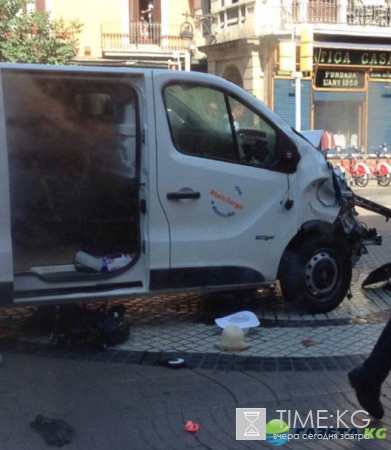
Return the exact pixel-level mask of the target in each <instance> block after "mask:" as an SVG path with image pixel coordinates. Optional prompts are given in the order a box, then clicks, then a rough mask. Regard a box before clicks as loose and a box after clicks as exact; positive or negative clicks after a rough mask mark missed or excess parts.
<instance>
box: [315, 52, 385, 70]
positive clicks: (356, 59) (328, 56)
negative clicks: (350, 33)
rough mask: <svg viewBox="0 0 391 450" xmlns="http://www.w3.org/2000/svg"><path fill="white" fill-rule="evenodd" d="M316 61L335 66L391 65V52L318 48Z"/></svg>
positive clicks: (316, 62)
mask: <svg viewBox="0 0 391 450" xmlns="http://www.w3.org/2000/svg"><path fill="white" fill-rule="evenodd" d="M314 63H315V64H327V65H335V66H372V67H373V66H375V67H391V52H385V51H368V50H344V49H341V50H329V49H325V50H323V49H321V48H318V49H316V50H315V51H314Z"/></svg>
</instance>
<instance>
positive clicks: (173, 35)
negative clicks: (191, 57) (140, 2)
mask: <svg viewBox="0 0 391 450" xmlns="http://www.w3.org/2000/svg"><path fill="white" fill-rule="evenodd" d="M101 34H102V50H103V52H110V51H112V52H129V51H132V50H138V51H142V50H153V51H155V52H159V51H161V52H173V51H184V50H185V49H186V47H185V45H184V43H183V41H182V39H181V37H180V25H176V24H168V25H165V24H162V23H151V24H149V23H148V22H146V21H145V22H130V23H119V22H111V23H103V24H102V32H101Z"/></svg>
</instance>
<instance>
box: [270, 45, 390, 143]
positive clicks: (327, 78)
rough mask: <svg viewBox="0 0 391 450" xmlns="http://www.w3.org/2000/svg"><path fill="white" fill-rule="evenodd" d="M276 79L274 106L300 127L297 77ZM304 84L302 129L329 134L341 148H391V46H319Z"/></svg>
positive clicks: (333, 141) (304, 77) (302, 88)
mask: <svg viewBox="0 0 391 450" xmlns="http://www.w3.org/2000/svg"><path fill="white" fill-rule="evenodd" d="M287 75H289V74H286V73H282V72H280V71H279V70H278V66H277V70H276V72H275V74H274V83H273V86H274V92H273V107H274V110H275V111H276V112H277V113H278V114H279V115H281V116H282V117H283V118H284V119H285V120H286V121H287V122H288V123H290V124H291V125H292V126H294V125H295V117H294V115H295V104H296V103H295V102H296V98H295V90H294V87H293V78H291V77H290V76H287ZM303 75H304V76H303V78H302V82H301V99H300V101H301V114H302V116H301V123H302V127H301V129H302V130H306V129H307V130H308V129H313V130H325V131H327V132H328V135H329V136H330V142H332V143H333V146H334V147H336V148H337V149H341V150H346V149H348V148H363V149H364V151H366V152H373V151H374V149H376V148H379V147H380V146H381V145H382V144H383V143H386V144H388V145H389V146H391V46H385V45H384V46H381V45H374V44H355V43H343V44H342V43H340V44H338V43H334V42H332V43H330V42H328V43H326V42H325V43H317V45H316V46H315V47H314V66H313V72H312V73H311V74H310V73H308V74H305V73H304V74H303Z"/></svg>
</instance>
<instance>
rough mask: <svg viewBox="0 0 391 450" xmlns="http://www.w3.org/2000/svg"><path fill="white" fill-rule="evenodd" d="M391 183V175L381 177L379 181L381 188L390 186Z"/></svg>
mask: <svg viewBox="0 0 391 450" xmlns="http://www.w3.org/2000/svg"><path fill="white" fill-rule="evenodd" d="M390 181H391V174H389V173H387V174H386V175H383V176H380V177H379V178H378V179H377V182H378V184H380V186H388V185H389V184H390Z"/></svg>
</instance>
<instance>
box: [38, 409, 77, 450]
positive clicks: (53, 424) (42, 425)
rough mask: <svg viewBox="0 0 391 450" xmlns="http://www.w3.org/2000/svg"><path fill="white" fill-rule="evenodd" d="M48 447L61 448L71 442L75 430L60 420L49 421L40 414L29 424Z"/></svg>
mask: <svg viewBox="0 0 391 450" xmlns="http://www.w3.org/2000/svg"><path fill="white" fill-rule="evenodd" d="M30 425H31V426H32V427H33V428H34V429H35V430H37V432H38V433H39V434H40V435H41V436H42V437H43V438H44V439H45V442H46V443H47V444H48V445H55V446H57V447H62V446H63V445H65V444H69V443H70V442H71V437H72V435H73V433H74V432H75V430H74V429H73V428H72V427H71V426H70V425H68V424H67V423H66V422H65V421H64V420H61V419H49V418H47V417H43V416H41V415H40V414H39V415H38V416H37V417H36V418H35V420H34V421H33V422H31V424H30Z"/></svg>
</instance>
